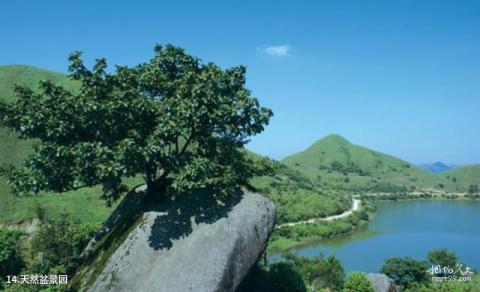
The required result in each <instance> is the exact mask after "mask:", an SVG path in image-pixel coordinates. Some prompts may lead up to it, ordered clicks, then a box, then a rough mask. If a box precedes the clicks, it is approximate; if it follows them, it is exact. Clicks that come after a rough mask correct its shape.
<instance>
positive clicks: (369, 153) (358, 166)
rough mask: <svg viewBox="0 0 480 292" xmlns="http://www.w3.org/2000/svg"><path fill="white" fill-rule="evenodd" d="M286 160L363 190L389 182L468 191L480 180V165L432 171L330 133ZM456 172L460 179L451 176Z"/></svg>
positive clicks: (316, 176)
mask: <svg viewBox="0 0 480 292" xmlns="http://www.w3.org/2000/svg"><path fill="white" fill-rule="evenodd" d="M282 162H283V163H285V164H286V165H288V166H290V167H292V168H293V169H295V170H298V171H301V172H302V173H304V174H305V175H307V176H308V177H309V178H311V179H312V180H315V181H316V182H318V183H321V184H322V185H323V186H324V187H329V188H333V189H351V190H362V189H372V188H378V186H380V185H385V184H388V185H395V186H405V187H407V188H408V189H409V190H410V189H413V188H415V189H422V188H437V189H438V188H440V187H439V184H443V188H444V189H445V190H446V191H466V190H467V188H466V186H467V185H469V184H471V183H478V182H480V175H479V174H480V173H479V172H478V166H473V167H466V168H465V167H464V168H458V169H454V170H451V171H448V172H445V173H442V174H432V173H429V172H427V171H424V170H422V169H420V168H418V167H416V166H414V165H413V164H411V163H408V162H405V161H403V160H401V159H398V158H395V157H393V156H389V155H386V154H383V153H380V152H377V151H373V150H370V149H367V148H365V147H361V146H357V145H353V144H351V143H350V142H348V141H347V140H345V139H344V138H343V137H341V136H338V135H329V136H327V137H325V138H323V139H321V140H319V141H317V142H316V143H314V144H313V145H312V146H310V147H309V148H308V149H306V150H305V151H302V152H299V153H296V154H293V155H291V156H289V157H287V158H285V159H284V160H282ZM453 175H454V176H455V177H456V179H457V182H453V180H452V179H447V176H449V177H450V178H451V177H452V176H453Z"/></svg>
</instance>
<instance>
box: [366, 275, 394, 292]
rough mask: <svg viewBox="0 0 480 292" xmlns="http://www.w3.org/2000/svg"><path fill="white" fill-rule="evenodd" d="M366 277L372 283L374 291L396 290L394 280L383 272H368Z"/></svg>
mask: <svg viewBox="0 0 480 292" xmlns="http://www.w3.org/2000/svg"><path fill="white" fill-rule="evenodd" d="M367 279H368V280H369V281H370V283H372V286H373V290H374V291H375V292H397V291H399V290H398V289H397V286H396V285H395V282H394V281H393V280H392V279H391V278H389V277H388V276H387V275H384V274H368V275H367Z"/></svg>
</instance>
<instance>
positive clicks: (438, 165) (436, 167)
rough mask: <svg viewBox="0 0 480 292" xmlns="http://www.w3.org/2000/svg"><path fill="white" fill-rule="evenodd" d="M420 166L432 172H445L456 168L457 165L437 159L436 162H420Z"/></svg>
mask: <svg viewBox="0 0 480 292" xmlns="http://www.w3.org/2000/svg"><path fill="white" fill-rule="evenodd" d="M418 167H420V168H422V169H425V170H427V171H430V172H432V173H440V172H445V171H448V170H450V169H453V168H455V165H453V164H445V163H443V162H441V161H437V162H434V163H425V164H420V165H418Z"/></svg>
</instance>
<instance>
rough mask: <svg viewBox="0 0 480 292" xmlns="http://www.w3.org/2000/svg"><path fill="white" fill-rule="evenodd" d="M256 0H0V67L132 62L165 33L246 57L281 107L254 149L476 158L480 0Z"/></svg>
mask: <svg viewBox="0 0 480 292" xmlns="http://www.w3.org/2000/svg"><path fill="white" fill-rule="evenodd" d="M67 2H68V3H67ZM200 2H202V3H200ZM258 2H260V1H129V3H127V2H126V1H125V2H121V1H81V2H80V1H76V2H71V1H48V0H45V1H18V0H17V1H8V0H7V1H2V4H0V35H1V43H0V64H29V65H33V66H38V67H42V68H47V69H50V70H55V71H60V72H65V71H66V68H67V56H68V54H69V53H70V52H72V51H75V50H80V51H83V52H84V56H85V58H86V60H87V61H88V62H90V63H91V61H92V60H93V59H94V58H96V57H106V58H107V59H108V60H109V61H110V62H111V63H112V64H127V65H135V64H137V63H139V62H142V61H145V60H147V59H148V58H149V57H150V56H151V55H152V48H153V45H154V44H155V43H161V44H166V43H172V44H175V45H178V46H181V47H184V48H185V49H187V51H188V52H190V53H192V54H194V55H196V56H198V57H200V58H202V59H203V60H205V61H213V62H215V63H217V64H219V65H221V66H222V67H228V66H232V65H236V64H244V65H246V66H247V68H248V86H249V88H250V89H251V90H252V92H253V94H254V95H255V96H257V97H258V98H259V99H260V100H261V102H262V104H264V105H265V106H268V107H271V108H272V109H273V110H274V113H275V117H274V118H273V119H272V121H271V124H270V125H269V126H268V128H267V129H266V131H265V132H264V133H262V134H261V135H259V136H256V137H254V138H253V139H252V141H251V143H250V144H249V145H248V147H249V148H250V149H252V150H254V151H256V152H258V153H260V154H263V155H268V156H270V157H273V158H277V159H278V158H283V157H284V156H286V155H288V154H291V153H293V152H296V151H300V150H302V149H304V148H306V147H308V146H309V145H310V144H311V143H313V142H314V141H316V140H317V139H319V138H321V137H323V136H325V135H327V134H329V133H337V134H340V135H343V136H344V137H345V138H347V139H349V140H350V141H352V142H353V143H355V144H360V145H364V146H367V147H370V148H373V149H376V150H379V151H382V152H386V153H389V154H392V155H395V156H398V157H400V158H402V159H405V160H408V161H411V162H413V163H424V162H433V161H437V160H441V161H444V162H447V163H454V164H469V163H480V150H479V149H480V112H479V111H480V17H479V15H480V1H468V0H464V1H442V0H433V1H427V0H422V1H416V0H402V1H355V0H352V1H338V0H332V1H262V2H261V3H258ZM69 3H70V4H69Z"/></svg>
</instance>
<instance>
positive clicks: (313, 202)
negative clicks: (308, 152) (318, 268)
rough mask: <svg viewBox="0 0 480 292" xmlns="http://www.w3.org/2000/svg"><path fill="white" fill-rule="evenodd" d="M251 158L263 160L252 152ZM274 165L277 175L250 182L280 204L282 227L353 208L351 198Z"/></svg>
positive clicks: (291, 170) (278, 210) (276, 163)
mask: <svg viewBox="0 0 480 292" xmlns="http://www.w3.org/2000/svg"><path fill="white" fill-rule="evenodd" d="M247 155H250V157H253V158H254V159H262V158H261V157H260V156H258V155H257V154H254V153H252V152H250V151H248V152H247ZM270 162H271V163H272V164H273V165H274V168H275V174H273V175H270V176H261V177H255V178H253V179H252V180H251V181H250V183H251V184H252V185H253V186H254V187H256V188H257V189H259V190H260V191H261V192H262V193H263V194H264V195H266V196H268V197H269V198H271V199H272V200H273V201H274V202H275V203H276V207H277V223H278V224H281V223H285V222H293V221H299V220H304V219H308V218H312V217H323V216H327V215H331V214H338V213H341V212H343V210H345V209H348V208H349V207H350V204H351V201H350V197H349V196H346V195H343V194H340V193H336V192H325V191H323V190H322V189H321V188H320V186H319V185H317V184H315V183H313V182H312V181H311V180H310V179H309V178H308V177H307V176H305V175H304V174H302V173H301V172H299V171H296V170H293V169H292V168H290V167H288V166H286V165H284V164H282V163H280V162H277V161H273V160H271V161H270Z"/></svg>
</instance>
